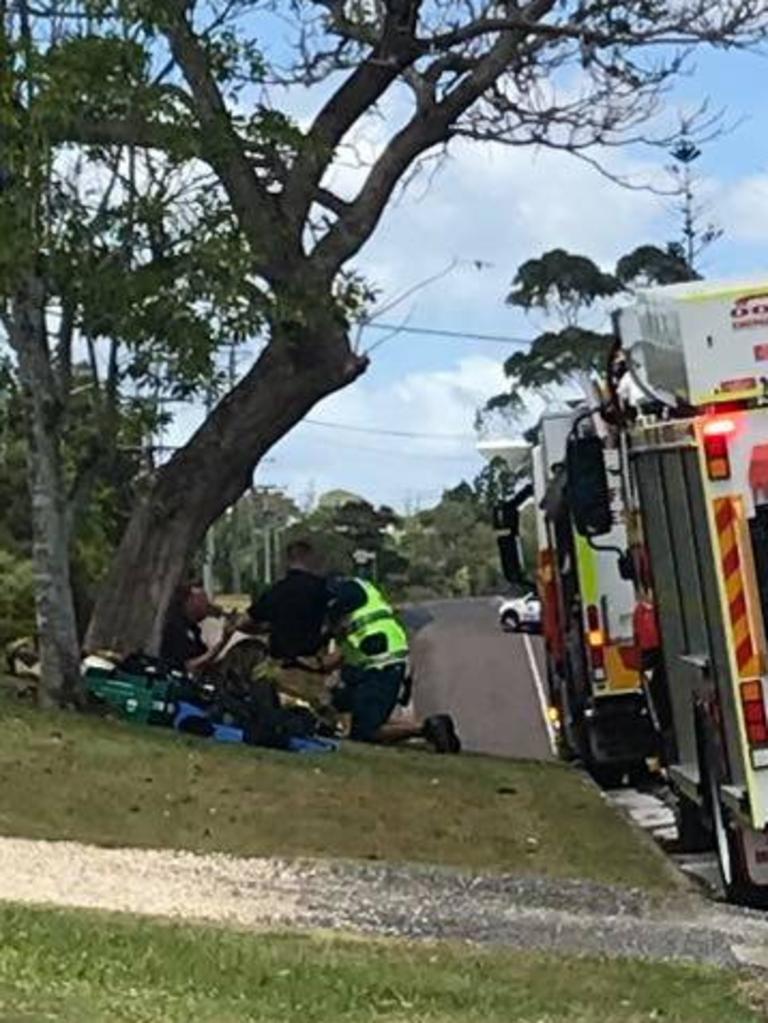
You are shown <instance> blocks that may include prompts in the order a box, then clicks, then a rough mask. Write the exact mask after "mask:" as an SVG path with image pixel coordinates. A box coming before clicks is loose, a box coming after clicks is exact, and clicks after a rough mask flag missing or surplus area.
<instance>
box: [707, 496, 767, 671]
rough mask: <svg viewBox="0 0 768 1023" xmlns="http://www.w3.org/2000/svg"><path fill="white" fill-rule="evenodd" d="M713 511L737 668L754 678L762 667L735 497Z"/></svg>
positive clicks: (719, 500)
mask: <svg viewBox="0 0 768 1023" xmlns="http://www.w3.org/2000/svg"><path fill="white" fill-rule="evenodd" d="M714 507H715V524H716V526H717V540H718V545H719V547H720V559H721V565H722V569H723V579H724V580H725V592H726V595H727V597H728V612H729V616H730V619H731V638H732V639H733V647H734V650H735V652H736V666H737V667H738V669H739V676H740V677H741V678H754V677H755V675H759V674H760V663H759V660H758V657H757V654H756V652H755V644H754V641H753V639H752V630H751V628H750V623H749V612H748V610H747V595H746V591H745V587H744V574H743V571H742V564H741V554H740V553H739V536H738V532H737V510H736V502H735V500H734V499H733V498H732V497H718V498H717V499H716V500H715V503H714Z"/></svg>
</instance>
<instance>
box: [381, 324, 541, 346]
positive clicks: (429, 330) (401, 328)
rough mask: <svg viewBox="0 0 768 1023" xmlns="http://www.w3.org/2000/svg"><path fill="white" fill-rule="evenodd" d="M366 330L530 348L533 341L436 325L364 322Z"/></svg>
mask: <svg viewBox="0 0 768 1023" xmlns="http://www.w3.org/2000/svg"><path fill="white" fill-rule="evenodd" d="M363 327H364V328H365V329H366V330H389V331H391V332H392V333H393V334H424V335H427V336H428V337H450V338H455V339H457V340H460V341H489V342H492V343H493V344H499V345H523V346H525V347H526V348H530V346H531V345H532V344H533V341H532V340H531V339H530V338H524V337H509V336H507V335H506V334H476V333H475V332H474V331H471V330H439V329H438V328H437V327H408V326H406V325H405V324H403V325H398V324H395V323H379V322H375V323H364V324H363Z"/></svg>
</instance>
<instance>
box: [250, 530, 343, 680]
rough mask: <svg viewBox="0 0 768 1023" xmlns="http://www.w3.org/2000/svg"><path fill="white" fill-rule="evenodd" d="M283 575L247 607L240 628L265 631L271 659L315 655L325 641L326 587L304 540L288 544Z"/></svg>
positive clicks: (313, 556)
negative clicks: (267, 634)
mask: <svg viewBox="0 0 768 1023" xmlns="http://www.w3.org/2000/svg"><path fill="white" fill-rule="evenodd" d="M285 556H286V565H287V571H286V574H285V576H284V577H283V578H282V579H280V581H279V582H277V583H275V585H274V586H272V587H270V589H268V590H267V591H266V592H265V593H263V594H262V595H261V596H260V597H259V598H258V600H256V601H254V603H253V604H251V606H250V607H249V608H248V611H247V612H246V618H245V620H244V621H242V622H240V623H239V624H238V628H239V629H240V630H241V631H245V630H247V631H249V632H258V631H259V630H260V629H264V630H265V631H266V630H268V631H269V652H270V654H271V656H272V657H274V658H275V660H281V661H293V660H296V659H297V658H302V657H313V656H315V655H316V654H317V653H318V652H319V651H320V649H321V647H322V646H323V645H324V642H325V634H324V627H325V619H326V614H327V611H328V601H329V595H328V588H327V586H326V581H325V578H324V576H322V575H321V574H320V573H319V572H318V570H317V567H316V563H315V552H314V549H313V547H312V545H311V544H310V543H309V542H308V541H307V540H296V541H294V542H293V543H290V544H288V547H287V549H286V552H285Z"/></svg>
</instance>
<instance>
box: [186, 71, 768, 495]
mask: <svg viewBox="0 0 768 1023" xmlns="http://www.w3.org/2000/svg"><path fill="white" fill-rule="evenodd" d="M766 73H768V60H766V59H765V58H762V57H759V56H756V55H751V54H746V53H735V52H731V53H712V52H710V53H704V52H702V53H700V54H699V56H698V58H697V61H696V67H695V70H693V71H692V72H691V74H690V75H689V76H688V77H686V78H684V79H682V80H681V81H680V82H679V84H678V87H677V89H676V91H675V93H674V94H673V95H672V96H671V97H670V98H669V101H668V105H669V109H670V111H674V110H675V109H677V108H678V107H679V108H683V109H691V108H692V107H694V106H697V105H698V104H699V103H700V102H701V101H702V100H703V99H704V98H705V97H708V98H709V99H710V102H711V105H712V108H713V109H719V108H724V110H725V118H726V121H727V122H729V123H731V124H735V123H736V122H739V123H738V124H736V127H734V128H733V130H731V131H729V132H727V133H725V134H723V135H722V136H721V137H719V138H717V139H715V140H714V141H712V142H710V143H708V144H707V145H706V146H705V147H704V152H703V155H702V157H701V159H700V161H699V163H698V165H697V170H698V172H699V174H700V176H701V178H702V194H703V195H704V196H705V197H706V203H707V215H708V217H709V218H711V220H712V221H714V223H715V224H717V225H718V226H719V227H721V228H722V229H723V232H724V234H723V237H722V239H721V240H720V241H719V242H718V243H717V244H716V245H715V246H713V247H712V248H711V249H710V250H709V252H708V253H707V255H706V258H705V259H704V261H703V264H702V269H703V271H704V273H705V275H706V276H707V277H734V276H740V275H742V276H744V275H745V276H752V275H754V274H756V273H758V272H761V271H765V270H768V259H767V258H766V256H765V247H766V241H768V153H767V152H766V146H765V142H764V139H765V138H766V136H767V135H768V130H767V129H768V112H766V109H765V104H764V100H763V97H764V95H765V84H764V79H765V76H766ZM372 130H373V132H374V136H375V133H376V131H377V130H380V126H379V128H378V129H377V127H376V125H375V124H374V126H373V129H372ZM375 142H376V139H375V137H373V138H372V139H371V145H373V146H375ZM665 162H668V161H666V160H665V158H664V156H663V154H661V153H657V152H651V151H644V152H638V151H632V152H627V151H624V152H621V151H614V152H612V153H611V154H610V156H609V157H608V158H607V160H606V163H607V164H608V166H609V167H610V168H611V169H612V170H614V171H616V172H618V173H629V174H632V175H634V176H638V175H640V176H643V175H645V176H646V177H654V176H655V177H656V178H657V179H658V178H659V175H660V174H661V173H662V168H663V166H664V163H665ZM339 173H340V174H341V176H342V179H343V177H344V174H345V173H346V172H345V171H344V170H343V169H342V170H341V171H340V172H339ZM675 236H676V227H675V219H674V215H673V212H672V210H671V209H670V201H669V200H664V199H662V198H659V197H658V196H654V195H651V194H649V193H647V192H642V191H629V190H625V189H622V188H620V187H619V186H617V185H616V184H614V183H612V182H610V181H608V180H606V179H605V178H603V177H602V176H600V175H599V174H598V173H597V172H596V171H594V170H592V169H590V168H588V167H587V166H586V165H584V164H582V163H580V162H577V161H576V160H574V159H573V158H572V157H568V156H566V155H562V154H554V153H549V152H540V153H535V152H531V151H522V150H506V149H503V148H501V147H496V146H488V145H485V146H479V145H474V146H472V145H470V144H465V143H462V144H461V145H457V146H456V147H455V148H454V149H453V150H452V153H451V156H450V158H449V160H448V161H447V162H446V163H445V165H444V166H443V167H442V169H441V170H440V171H439V172H438V174H437V175H436V176H434V177H433V178H432V179H431V182H430V183H427V182H426V181H419V182H417V183H416V184H415V185H414V186H413V187H412V188H411V189H409V190H408V191H407V192H406V193H405V194H404V195H403V196H401V197H400V198H399V200H398V202H397V204H396V205H395V206H394V207H393V208H392V209H390V211H389V212H388V213H387V214H386V215H385V217H384V219H383V221H382V223H381V225H380V228H379V231H378V233H377V234H376V236H375V238H374V239H373V240H372V241H371V242H370V243H369V245H368V247H367V248H366V249H365V250H364V251H363V252H362V253H361V255H360V256H359V258H358V259H357V261H356V267H357V268H358V269H360V270H362V271H363V272H364V273H365V274H366V276H367V277H368V278H369V279H370V280H371V281H372V282H373V283H374V284H376V285H377V286H378V287H380V288H381V290H382V297H381V301H382V302H384V301H387V300H389V299H391V298H392V296H395V295H397V294H398V293H400V292H402V291H403V290H405V289H407V288H408V287H410V286H412V285H413V284H415V283H417V282H419V281H421V280H424V279H425V278H427V277H429V276H432V275H434V274H437V273H439V272H440V271H442V270H443V269H445V268H446V267H447V266H448V265H450V264H451V262H452V261H454V260H455V261H456V263H457V265H456V267H455V268H454V269H453V271H452V272H451V273H450V274H448V275H447V276H445V277H443V278H442V280H440V281H438V282H437V283H435V284H433V285H431V286H430V287H428V288H425V289H423V290H422V291H420V292H418V293H417V294H416V295H415V296H413V297H412V298H411V299H410V300H408V301H406V302H404V303H402V304H401V305H399V306H398V307H397V308H396V309H394V310H392V311H390V312H389V313H387V315H386V317H384V319H386V321H387V322H395V323H399V322H401V321H403V320H407V322H408V323H409V325H413V326H423V327H442V328H446V329H450V330H467V331H474V332H481V333H493V334H501V335H511V336H516V337H517V336H522V337H527V336H532V335H533V334H534V333H535V332H536V329H537V327H540V326H541V321H536V320H532V321H526V319H525V318H524V317H523V316H522V315H521V314H519V313H517V312H515V311H512V310H510V309H509V308H508V307H505V305H504V296H505V294H506V292H507V290H508V288H509V284H510V281H511V279H512V277H513V276H514V272H515V269H516V267H517V266H518V264H519V263H520V262H522V261H523V260H525V259H527V258H529V257H531V256H535V255H537V254H539V253H540V252H542V251H544V250H546V249H548V248H552V247H554V246H562V247H564V248H567V249H571V250H573V251H581V252H585V253H587V254H589V255H591V256H592V257H593V258H595V259H596V260H598V261H599V262H602V263H604V264H605V265H606V266H610V265H612V264H613V263H614V262H615V260H616V258H617V257H618V256H619V255H621V254H622V253H623V252H626V251H627V250H628V249H630V248H632V247H634V246H635V245H637V244H640V243H643V242H646V241H658V242H664V241H666V240H668V239H670V238H672V237H675ZM476 260H479V261H481V262H482V263H483V269H481V270H478V269H476V268H475V267H474V266H473V261H476ZM381 336H382V335H381V334H380V333H379V332H373V331H371V332H368V333H366V335H365V339H364V341H365V345H367V344H370V343H372V342H374V341H375V340H377V339H379V338H380V337H381ZM365 345H364V346H365ZM513 350H514V348H513V347H512V346H511V345H510V346H506V345H501V344H491V343H475V342H468V341H458V340H449V339H447V338H446V339H440V338H435V339H429V338H422V337H418V336H415V335H408V334H404V335H400V336H398V337H395V338H392V339H391V340H389V341H387V342H386V343H385V344H383V345H382V346H381V347H380V348H379V349H377V351H376V352H375V353H374V356H373V365H372V367H371V369H370V371H369V373H368V374H367V375H366V376H365V377H364V378H363V379H362V380H361V381H359V382H358V383H357V384H355V385H354V386H353V387H351V388H349V389H347V390H346V391H345V392H342V393H341V394H339V395H335V396H333V397H332V398H330V399H328V400H327V401H325V402H324V403H322V404H321V405H320V406H318V408H317V409H316V410H315V411H314V413H313V415H312V418H313V419H315V420H321V421H325V422H328V423H335V424H349V425H352V426H355V425H356V426H359V427H365V428H367V429H381V430H399V431H408V432H413V433H417V434H429V435H434V434H443V435H449V436H448V437H426V436H425V437H421V438H412V439H405V438H397V437H393V436H390V435H387V434H381V435H376V434H368V433H356V432H353V431H348V432H347V431H344V430H337V429H331V428H323V427H320V426H315V425H310V424H302V425H300V426H299V427H297V428H296V429H295V430H294V432H293V433H292V434H291V435H290V436H289V437H288V438H286V439H284V440H283V441H282V442H281V443H280V444H278V445H277V447H276V448H275V449H274V450H273V452H272V453H271V457H270V460H269V461H268V462H267V463H265V464H264V465H263V466H262V467H261V468H260V470H259V472H258V479H259V481H260V482H264V483H272V484H275V485H278V486H282V487H286V488H288V489H289V490H291V492H292V493H294V494H295V495H296V496H298V497H303V496H305V495H307V494H309V493H310V492H314V493H321V492H322V491H324V490H327V489H329V488H332V487H333V488H335V487H343V488H345V489H350V490H354V491H356V492H358V493H361V494H364V495H365V496H367V497H368V498H369V499H372V500H375V501H379V502H386V503H389V504H393V505H395V506H397V507H400V508H403V507H413V506H421V507H423V506H426V505H429V504H431V503H434V502H435V501H436V500H437V499H438V498H439V495H440V492H441V490H442V489H443V488H444V487H446V486H450V485H452V484H454V483H456V482H458V481H459V480H460V479H461V478H462V477H467V476H472V475H474V474H475V473H476V472H477V471H478V470H479V469H480V468H481V467H482V464H483V463H482V460H481V459H480V458H479V456H478V455H477V454H476V453H475V450H474V441H473V423H474V417H475V412H476V410H477V408H478V407H479V406H480V405H482V404H483V403H484V401H485V400H486V399H487V398H488V397H490V396H491V395H492V394H493V393H495V392H496V391H498V390H499V389H500V388H501V387H502V386H503V378H502V374H501V364H502V362H503V360H504V358H505V357H506V356H507V355H508V354H510V353H511V352H512V351H513ZM195 418H196V417H195V415H194V413H193V412H192V410H187V412H186V413H185V414H182V415H181V416H180V418H179V424H178V426H177V428H176V429H175V430H174V431H173V433H174V435H175V436H176V437H177V438H178V439H182V438H183V435H184V434H185V433H186V432H187V431H188V429H189V427H190V426H191V424H192V422H193V421H194V419H195Z"/></svg>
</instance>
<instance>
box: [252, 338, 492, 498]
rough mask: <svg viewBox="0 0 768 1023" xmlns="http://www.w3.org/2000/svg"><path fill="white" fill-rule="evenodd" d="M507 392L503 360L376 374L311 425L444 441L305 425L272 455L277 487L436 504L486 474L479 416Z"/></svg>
mask: <svg viewBox="0 0 768 1023" xmlns="http://www.w3.org/2000/svg"><path fill="white" fill-rule="evenodd" d="M503 387H504V375H503V372H502V369H501V363H500V360H498V359H492V358H489V357H485V356H468V357H466V358H461V359H459V360H458V361H457V362H455V363H454V364H453V365H451V366H450V367H448V368H445V369H438V370H435V371H432V372H430V371H424V372H414V373H409V374H406V375H405V376H403V377H402V379H400V380H398V381H396V382H394V383H393V382H391V381H390V380H389V379H388V376H387V375H384V374H382V373H377V372H376V369H374V370H373V371H372V372H371V375H370V376H369V377H366V378H363V379H362V380H361V381H359V382H358V383H357V384H355V385H354V386H353V387H350V388H349V389H348V390H346V391H342V392H340V393H339V394H336V395H333V396H332V397H330V398H328V399H327V400H326V401H325V402H323V403H322V404H321V405H320V406H319V407H318V408H317V409H316V410H315V411H314V413H313V414H312V415H311V416H310V419H312V420H316V421H318V422H324V423H335V424H351V425H353V426H361V427H364V428H365V429H368V430H383V431H399V432H404V433H416V434H439V435H441V436H440V437H434V436H432V437H399V436H391V435H389V434H387V433H382V434H377V433H363V432H360V433H357V432H354V431H345V430H337V429H335V428H332V427H322V426H316V425H312V424H311V423H306V424H302V425H300V426H298V427H297V428H296V429H295V430H294V432H293V433H292V434H291V435H290V436H289V437H288V438H286V439H285V440H284V441H283V442H281V443H280V444H279V445H278V446H277V447H276V448H275V449H274V451H273V457H274V463H272V464H271V465H269V466H268V467H267V469H266V470H265V475H266V476H268V477H269V479H270V480H271V481H274V482H276V483H281V484H284V485H288V486H289V487H290V489H291V490H292V491H293V492H294V493H297V494H302V493H306V492H307V490H308V489H309V487H310V485H313V486H314V489H315V490H317V491H322V490H325V489H329V488H330V487H343V488H345V489H349V490H354V491H357V492H360V493H362V494H364V495H365V496H366V497H368V498H369V499H371V500H374V501H377V502H386V503H390V504H395V505H398V506H400V507H402V506H403V505H404V504H406V503H408V502H409V501H411V502H413V501H416V502H418V503H421V504H428V503H434V501H435V500H437V499H438V498H439V496H440V493H441V491H442V490H443V489H444V488H445V487H447V486H450V485H451V484H453V483H457V482H458V481H459V480H461V479H462V478H463V477H467V476H472V475H474V474H475V473H477V472H478V471H479V469H480V468H481V467H482V461H481V459H480V457H479V456H478V455H477V452H476V450H475V435H474V420H475V414H476V412H477V410H478V409H479V408H480V407H481V406H482V405H483V404H484V403H485V401H486V400H487V399H488V398H489V397H491V396H492V395H493V394H496V393H498V392H499V391H500V390H501V389H502V388H503Z"/></svg>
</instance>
